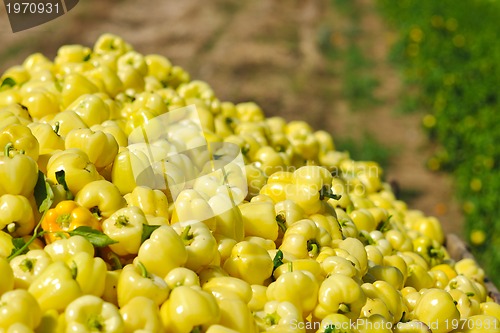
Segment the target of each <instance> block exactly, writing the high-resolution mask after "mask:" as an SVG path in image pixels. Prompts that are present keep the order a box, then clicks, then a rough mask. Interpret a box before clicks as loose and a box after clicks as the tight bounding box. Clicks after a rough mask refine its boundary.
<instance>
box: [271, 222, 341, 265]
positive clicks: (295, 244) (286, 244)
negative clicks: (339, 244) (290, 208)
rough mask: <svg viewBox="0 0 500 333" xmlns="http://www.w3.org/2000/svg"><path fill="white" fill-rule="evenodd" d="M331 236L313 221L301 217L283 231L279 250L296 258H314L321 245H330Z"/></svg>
mask: <svg viewBox="0 0 500 333" xmlns="http://www.w3.org/2000/svg"><path fill="white" fill-rule="evenodd" d="M331 242H332V238H331V236H330V235H329V234H328V232H327V231H326V230H325V229H323V228H322V227H318V226H317V225H316V223H314V221H312V220H309V219H303V220H300V221H297V222H295V223H293V224H292V225H291V226H289V227H288V229H287V230H286V231H285V234H284V235H283V240H282V243H281V246H280V247H279V248H280V250H282V251H283V252H286V253H289V254H291V255H293V256H294V257H296V258H309V257H310V258H315V257H317V256H318V254H319V252H320V250H321V248H322V247H323V246H331Z"/></svg>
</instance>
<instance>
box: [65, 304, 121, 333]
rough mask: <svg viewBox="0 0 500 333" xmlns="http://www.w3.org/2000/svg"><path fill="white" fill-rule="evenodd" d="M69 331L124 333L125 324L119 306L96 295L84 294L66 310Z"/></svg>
mask: <svg viewBox="0 0 500 333" xmlns="http://www.w3.org/2000/svg"><path fill="white" fill-rule="evenodd" d="M64 320H65V322H66V331H67V332H88V333H91V332H96V331H97V332H99V331H100V332H109V333H122V332H123V331H124V328H125V325H124V323H123V318H122V316H121V315H120V312H119V310H118V308H117V307H116V306H115V305H114V304H111V303H108V302H105V301H103V300H102V299H101V298H99V297H97V296H94V295H83V296H80V297H78V298H77V299H75V300H73V301H72V302H71V303H70V304H68V306H67V308H66V311H65V312H64Z"/></svg>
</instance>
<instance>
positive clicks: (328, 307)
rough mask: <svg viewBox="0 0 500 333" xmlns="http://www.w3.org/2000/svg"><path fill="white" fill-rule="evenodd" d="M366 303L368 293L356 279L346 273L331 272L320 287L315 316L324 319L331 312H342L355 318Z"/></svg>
mask: <svg viewBox="0 0 500 333" xmlns="http://www.w3.org/2000/svg"><path fill="white" fill-rule="evenodd" d="M365 303H366V295H365V293H364V292H363V289H361V286H360V285H359V284H358V283H356V281H355V280H353V279H352V278H350V277H347V276H345V275H341V274H331V275H330V276H329V277H328V278H326V279H325V281H323V283H322V284H321V285H320V287H319V291H318V304H317V306H316V308H315V309H314V316H315V317H316V318H319V319H323V318H325V317H326V316H327V315H328V314H330V313H341V314H343V315H345V316H347V317H348V318H350V319H352V320H355V319H356V318H358V317H359V314H360V312H361V309H362V308H363V306H364V305H365Z"/></svg>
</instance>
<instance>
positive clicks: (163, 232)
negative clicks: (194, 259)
mask: <svg viewBox="0 0 500 333" xmlns="http://www.w3.org/2000/svg"><path fill="white" fill-rule="evenodd" d="M139 239H140V238H139ZM137 259H138V260H140V261H141V262H142V263H143V264H144V266H145V267H146V268H147V269H148V271H150V272H152V273H154V274H156V275H158V276H160V277H162V278H164V277H165V276H166V275H167V274H168V273H169V272H170V271H171V270H172V269H174V268H176V267H180V266H184V264H185V263H186V262H187V260H188V251H187V249H186V246H185V245H184V241H183V240H182V238H181V237H180V236H179V235H178V234H177V232H176V231H175V230H174V229H173V228H172V227H171V226H168V225H163V226H160V227H159V228H158V229H156V230H155V231H153V233H152V234H151V236H150V237H149V239H148V240H146V241H145V242H144V243H142V245H141V246H140V248H139V251H138V254H137Z"/></svg>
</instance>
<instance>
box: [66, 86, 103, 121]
mask: <svg viewBox="0 0 500 333" xmlns="http://www.w3.org/2000/svg"><path fill="white" fill-rule="evenodd" d="M66 110H73V111H74V112H75V113H76V114H77V115H78V116H80V118H81V119H82V120H83V122H84V123H85V125H87V126H88V127H91V126H93V125H97V124H101V123H103V122H105V121H106V120H108V119H109V116H110V111H109V107H108V105H107V104H106V103H105V102H104V100H103V99H102V98H101V97H100V96H99V94H84V95H81V96H80V97H78V98H77V99H76V100H75V101H74V102H73V103H71V104H70V105H68V107H67V108H66Z"/></svg>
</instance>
